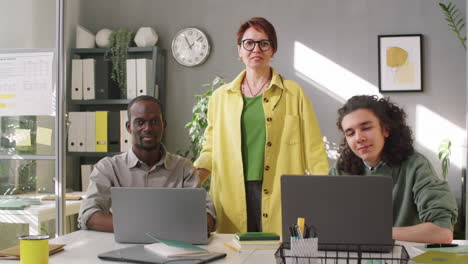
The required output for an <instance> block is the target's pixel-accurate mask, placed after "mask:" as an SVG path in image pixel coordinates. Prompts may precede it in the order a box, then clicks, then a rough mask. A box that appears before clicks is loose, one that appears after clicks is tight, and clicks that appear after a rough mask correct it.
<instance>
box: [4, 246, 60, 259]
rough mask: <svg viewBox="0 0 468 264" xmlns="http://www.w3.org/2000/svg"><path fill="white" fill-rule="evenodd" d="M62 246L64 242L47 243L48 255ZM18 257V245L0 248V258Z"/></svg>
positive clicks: (58, 250)
mask: <svg viewBox="0 0 468 264" xmlns="http://www.w3.org/2000/svg"><path fill="white" fill-rule="evenodd" d="M64 246H65V245H64V244H49V255H52V254H55V253H57V252H60V251H62V250H63V247H64ZM19 257H20V249H19V246H14V247H11V248H7V249H2V250H0V259H19Z"/></svg>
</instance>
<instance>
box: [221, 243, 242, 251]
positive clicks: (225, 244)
mask: <svg viewBox="0 0 468 264" xmlns="http://www.w3.org/2000/svg"><path fill="white" fill-rule="evenodd" d="M224 246H225V247H227V248H229V249H230V250H232V251H235V252H239V250H238V249H237V248H235V247H233V246H231V245H229V244H227V243H224Z"/></svg>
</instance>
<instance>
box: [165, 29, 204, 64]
mask: <svg viewBox="0 0 468 264" xmlns="http://www.w3.org/2000/svg"><path fill="white" fill-rule="evenodd" d="M172 55H173V56H174V58H175V59H176V61H177V62H178V63H180V64H182V65H184V66H188V67H192V66H197V65H200V64H202V63H203V62H205V61H206V59H207V58H208V56H209V55H210V43H209V42H208V38H207V37H206V35H205V33H203V31H201V30H199V29H196V28H184V29H182V30H181V31H179V32H178V33H177V34H176V35H175V37H174V39H173V40H172Z"/></svg>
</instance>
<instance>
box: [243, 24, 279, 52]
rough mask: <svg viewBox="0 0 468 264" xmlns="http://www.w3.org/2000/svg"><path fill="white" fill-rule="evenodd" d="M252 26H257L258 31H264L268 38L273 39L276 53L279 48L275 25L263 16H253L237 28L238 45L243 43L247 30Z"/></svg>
mask: <svg viewBox="0 0 468 264" xmlns="http://www.w3.org/2000/svg"><path fill="white" fill-rule="evenodd" d="M251 27H253V28H255V29H256V30H257V31H261V32H264V33H265V34H266V35H267V36H268V39H269V40H270V41H271V45H272V48H273V54H275V53H276V50H277V49H278V39H277V38H276V31H275V28H274V27H273V25H272V24H271V23H270V22H269V21H268V20H266V19H265V18H263V17H252V18H251V19H249V20H247V21H245V22H244V23H243V24H242V25H241V26H240V27H239V29H238V30H237V45H240V44H241V42H242V37H243V36H244V33H245V31H247V29H249V28H251Z"/></svg>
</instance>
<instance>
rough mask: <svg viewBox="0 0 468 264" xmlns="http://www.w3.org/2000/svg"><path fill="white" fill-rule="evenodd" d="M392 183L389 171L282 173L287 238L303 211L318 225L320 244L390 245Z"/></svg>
mask: <svg viewBox="0 0 468 264" xmlns="http://www.w3.org/2000/svg"><path fill="white" fill-rule="evenodd" d="M392 185H393V181H392V179H391V178H390V177H384V176H310V175H283V176H282V177H281V202H282V225H283V227H282V231H283V232H282V234H283V242H289V240H290V234H289V226H291V225H294V224H295V223H296V222H297V218H298V217H303V218H305V223H306V224H307V225H313V226H314V227H315V228H316V231H317V233H318V243H319V249H322V250H324V249H328V250H344V251H366V252H389V251H391V250H392V245H393V240H392V226H393V218H392V214H393V212H392V210H393V209H392Z"/></svg>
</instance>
